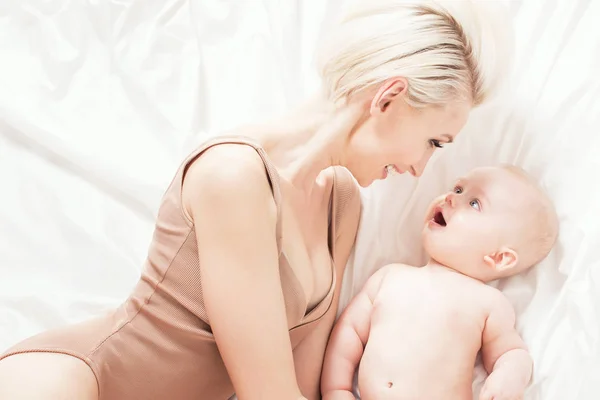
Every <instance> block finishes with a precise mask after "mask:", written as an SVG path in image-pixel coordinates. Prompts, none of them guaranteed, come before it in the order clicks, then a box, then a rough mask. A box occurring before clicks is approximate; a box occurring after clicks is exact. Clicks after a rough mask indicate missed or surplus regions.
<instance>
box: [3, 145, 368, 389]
mask: <svg viewBox="0 0 600 400" xmlns="http://www.w3.org/2000/svg"><path fill="white" fill-rule="evenodd" d="M223 143H236V144H240V145H247V146H251V147H253V148H254V149H255V150H256V151H257V153H258V154H259V155H260V157H261V158H262V160H263V162H264V165H265V169H266V172H267V175H268V178H269V180H270V183H271V187H272V190H273V195H274V199H275V203H276V206H277V210H278V220H277V243H278V246H280V243H281V212H280V210H281V191H280V185H279V175H278V173H277V171H276V169H275V167H274V166H273V164H272V163H271V161H270V160H269V158H268V156H267V155H266V153H265V151H264V150H263V149H262V147H260V146H259V145H258V144H256V143H254V142H253V141H252V140H250V139H248V138H243V137H233V138H231V137H219V138H215V139H212V140H210V141H208V142H206V143H204V144H203V145H201V146H200V147H199V148H198V149H196V150H195V151H194V152H193V153H192V154H190V155H189V156H188V158H187V159H186V160H185V161H184V162H183V163H182V165H181V166H180V167H179V169H178V171H177V173H176V175H175V177H174V179H173V181H172V182H171V184H170V186H169V188H168V189H167V191H166V192H165V195H164V197H163V199H162V203H161V205H160V208H159V212H158V217H157V220H156V226H155V231H154V236H153V239H152V242H151V245H150V248H149V252H148V257H147V259H146V262H145V264H144V268H143V270H142V273H141V277H140V280H139V282H138V284H137V286H136V287H135V288H134V290H133V292H132V293H131V295H130V296H129V298H128V299H127V300H126V301H125V302H124V303H123V304H122V305H121V306H120V307H119V308H118V309H116V310H114V311H112V312H110V313H109V314H108V315H103V316H100V317H96V318H93V319H91V320H88V321H85V322H83V323H79V324H76V325H70V326H67V327H64V328H60V329H54V330H51V331H48V332H44V333H41V334H39V335H37V336H34V337H32V338H29V339H26V340H25V341H23V342H21V343H19V344H17V345H15V346H14V347H12V348H11V349H9V350H8V351H7V352H6V353H5V354H3V355H2V356H1V357H0V359H1V358H4V357H8V356H10V355H13V354H18V353H27V352H51V353H62V354H68V355H71V356H74V357H77V358H79V359H81V360H83V361H84V362H85V363H86V364H87V365H88V366H89V367H90V368H91V369H92V371H93V372H94V375H95V376H96V380H97V382H98V390H99V398H100V400H151V399H177V400H200V399H210V400H213V399H227V398H229V397H230V396H231V395H232V394H233V393H234V388H233V386H232V384H231V381H230V379H229V377H228V374H227V371H226V369H225V366H224V364H223V361H222V359H221V356H220V354H219V351H218V349H217V346H216V344H215V340H214V338H213V336H212V334H211V329H210V325H209V321H208V318H207V315H206V309H205V307H204V302H203V298H202V281H201V279H200V268H199V263H198V250H197V244H196V237H195V231H194V224H193V222H192V220H191V219H190V217H189V216H188V215H187V214H186V213H185V211H184V208H183V206H182V198H181V191H182V185H183V179H184V175H185V171H186V170H187V167H188V166H189V165H190V163H192V162H193V161H194V160H195V159H196V158H198V157H199V156H200V155H201V154H202V153H203V152H204V151H205V150H206V149H208V148H209V147H212V146H215V145H219V144H223ZM359 215H360V195H359V191H358V187H357V186H356V184H355V182H354V181H353V179H352V177H351V175H350V174H349V172H348V171H347V170H345V169H343V168H337V167H336V168H335V173H334V183H333V189H332V197H331V203H330V214H329V216H330V220H329V232H328V233H329V250H330V253H331V254H332V255H333V254H335V252H334V248H333V246H334V244H335V240H334V239H335V238H336V230H337V229H338V227H339V226H340V225H344V224H345V222H343V221H347V220H348V219H350V220H352V221H354V222H356V221H357V220H358V218H359ZM196 223H198V222H197V221H196ZM354 225H355V224H354ZM332 260H333V261H332V263H331V264H332V265H331V271H332V274H333V279H332V283H331V287H330V289H329V292H328V293H327V295H326V296H325V298H323V300H322V301H321V302H320V303H319V304H318V305H317V306H315V307H314V308H313V309H312V310H310V312H307V299H306V298H305V297H304V292H303V290H302V287H301V286H300V283H299V281H298V280H297V278H296V277H295V275H294V273H293V271H292V269H291V268H290V265H289V264H288V260H287V259H286V257H285V254H283V253H282V251H281V247H279V272H280V276H281V285H282V288H283V293H284V297H285V308H286V313H287V320H288V328H289V332H290V339H291V343H292V346H293V347H296V346H297V345H298V344H299V343H300V342H301V341H302V339H303V338H304V337H305V336H306V335H307V334H308V333H309V332H311V331H312V330H314V329H315V328H316V327H317V326H318V324H319V322H320V321H321V320H323V319H324V317H325V316H326V315H329V314H331V313H334V312H335V309H336V307H335V306H334V304H333V299H334V288H335V284H336V279H341V277H336V270H335V261H336V260H335V259H333V258H332ZM240 301H243V299H240ZM240 334H243V333H240Z"/></svg>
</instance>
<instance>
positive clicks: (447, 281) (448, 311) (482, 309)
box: [373, 267, 490, 340]
mask: <svg viewBox="0 0 600 400" xmlns="http://www.w3.org/2000/svg"><path fill="white" fill-rule="evenodd" d="M463 278H465V279H463ZM488 289H489V288H488V287H485V286H484V285H482V284H481V283H479V282H476V281H471V278H467V277H462V276H455V275H454V274H447V275H446V274H432V273H429V272H427V271H424V270H423V271H422V270H419V269H417V268H413V267H407V268H406V269H399V270H398V271H395V272H394V273H393V274H390V275H388V277H386V279H385V280H384V281H383V282H382V285H381V287H380V290H379V293H378V295H377V299H376V302H375V306H376V307H375V309H374V314H373V323H379V324H382V325H384V326H388V327H389V328H390V329H394V330H396V329H401V330H402V332H406V334H407V335H411V334H412V332H419V334H421V335H422V336H423V337H426V336H435V335H444V336H445V337H448V336H449V335H455V334H456V335H458V336H461V337H463V338H467V337H469V338H473V339H474V340H475V339H477V338H480V337H481V333H482V332H483V328H484V326H485V321H486V319H487V316H488V315H489V309H490V295H489V292H488ZM407 327H410V329H407ZM407 331H408V332H407Z"/></svg>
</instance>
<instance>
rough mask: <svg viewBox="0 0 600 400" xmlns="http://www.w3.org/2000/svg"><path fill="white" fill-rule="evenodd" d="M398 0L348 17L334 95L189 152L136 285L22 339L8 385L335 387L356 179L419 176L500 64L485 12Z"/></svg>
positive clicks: (42, 392) (327, 76)
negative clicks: (329, 350) (330, 352)
mask: <svg viewBox="0 0 600 400" xmlns="http://www.w3.org/2000/svg"><path fill="white" fill-rule="evenodd" d="M387 3H390V4H391V5H389V6H386V7H376V6H375V5H374V4H375V3H374V2H364V5H363V6H362V9H356V10H355V11H354V13H353V14H349V15H348V17H347V18H346V19H345V20H344V21H343V22H342V23H341V24H340V25H339V26H338V27H337V29H336V30H334V32H333V33H332V36H331V40H330V42H329V44H328V45H324V46H323V51H322V62H321V65H322V68H321V72H322V78H323V83H324V89H325V90H324V94H322V95H319V96H317V97H316V98H314V99H313V100H312V101H310V102H309V103H308V104H307V105H306V106H304V107H302V108H301V109H299V110H297V111H296V112H295V113H293V114H290V115H288V116H286V117H284V118H282V119H281V120H278V121H275V122H272V123H270V124H267V125H265V126H260V127H246V128H240V129H238V130H235V131H234V132H231V135H230V136H229V137H220V138H217V139H213V140H211V141H209V142H207V143H205V144H203V145H202V146H201V147H200V148H199V149H197V150H196V151H194V152H193V153H192V154H191V155H190V156H189V157H188V158H187V159H186V160H185V161H184V162H183V163H182V165H181V167H180V169H179V170H178V171H177V173H176V175H175V178H174V180H173V182H172V183H171V185H170V186H169V188H168V189H167V191H166V193H165V196H164V199H163V202H162V204H161V207H160V210H159V214H158V218H157V221H156V229H155V234H154V237H153V242H152V244H151V246H150V250H149V254H148V258H147V262H146V264H145V267H144V270H143V271H142V276H141V279H140V281H139V283H138V285H137V286H136V288H135V289H134V291H133V293H132V294H131V295H130V297H129V298H128V299H127V300H126V301H125V302H124V304H123V305H122V306H121V307H119V308H118V309H117V310H115V311H114V312H111V313H109V314H107V315H105V316H101V317H97V318H94V319H91V320H89V321H86V322H84V323H81V324H77V325H75V326H68V327H65V328H62V329H57V330H53V331H49V332H46V333H42V334H40V335H37V336H35V337H33V338H30V339H27V340H25V341H24V342H22V343H19V344H17V345H16V346H14V347H13V348H11V349H9V350H8V351H7V352H6V353H5V354H4V355H3V358H2V361H0V398H3V399H4V398H6V399H27V398H32V399H33V398H36V399H37V398H44V399H64V398H69V399H70V398H74V399H82V400H87V399H94V400H95V399H101V400H125V399H126V400H137V399H140V400H141V399H171V398H172V399H177V400H187V399H196V400H197V399H227V398H228V397H230V396H231V395H232V394H233V393H236V394H237V396H238V398H240V399H241V400H252V399H277V400H281V399H294V400H295V399H301V398H303V399H306V398H309V399H317V398H320V394H319V377H320V372H321V364H322V359H323V354H324V350H325V346H326V343H327V339H328V335H329V333H330V330H331V328H332V325H333V322H334V318H335V314H336V311H337V304H338V297H339V292H340V285H341V277H342V276H343V273H344V267H345V265H346V262H347V259H348V256H349V254H350V251H351V248H352V246H353V243H354V239H355V235H356V231H357V227H358V222H359V216H360V197H359V191H358V187H357V185H356V183H355V180H356V182H358V184H359V185H360V186H363V187H365V186H368V185H370V184H371V183H372V182H373V181H375V180H377V179H383V178H385V177H386V175H387V174H388V172H390V171H392V170H394V171H396V172H399V173H404V172H408V173H411V174H412V175H414V176H417V177H418V176H419V175H421V173H422V172H423V169H424V168H425V166H426V164H427V162H428V160H429V158H430V157H431V155H432V153H433V152H434V151H435V150H436V149H437V148H440V147H443V146H444V144H447V143H451V142H452V141H453V140H454V138H455V137H456V135H457V134H458V133H459V131H460V130H461V128H462V127H463V125H464V124H465V122H466V120H467V117H468V114H469V111H470V110H471V108H472V107H474V106H476V105H478V104H480V103H482V102H483V100H484V99H485V98H486V96H487V95H488V94H489V92H490V90H491V88H492V86H493V83H494V82H496V81H497V76H498V74H497V73H496V72H495V70H493V69H492V66H495V65H496V63H495V62H490V63H489V65H486V64H485V63H484V60H493V59H494V57H490V54H489V53H484V50H487V49H491V50H489V51H490V52H493V51H495V50H494V49H495V43H491V42H490V41H488V42H486V43H484V45H483V46H480V45H477V43H479V42H480V41H482V40H483V39H482V38H483V37H484V36H485V34H484V33H483V32H481V31H477V27H480V26H482V25H481V24H480V21H479V20H478V19H477V18H476V17H477V15H476V14H475V13H471V14H472V15H471V17H469V18H466V19H465V20H464V21H461V22H462V25H461V23H459V22H458V21H457V20H456V19H455V18H454V17H453V16H452V15H451V14H449V13H448V12H446V11H444V10H443V9H441V8H435V7H433V6H431V7H425V6H415V7H411V6H407V5H403V4H400V3H399V2H397V1H391V2H390V1H388V2H387ZM469 10H471V9H469ZM471 11H472V10H471ZM484 25H485V24H484ZM492 55H493V54H492ZM340 166H342V167H346V168H340ZM350 174H351V175H350ZM353 177H354V178H355V180H354V179H353Z"/></svg>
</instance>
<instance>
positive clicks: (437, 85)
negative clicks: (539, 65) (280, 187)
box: [318, 0, 512, 107]
mask: <svg viewBox="0 0 600 400" xmlns="http://www.w3.org/2000/svg"><path fill="white" fill-rule="evenodd" d="M487 3H488V4H483V2H480V3H478V4H476V3H475V2H473V1H464V0H463V1H456V0H454V1H446V2H439V1H438V2H434V1H421V2H414V1H412V2H409V1H406V0H360V1H359V2H358V3H356V4H355V7H354V8H352V9H351V10H350V11H349V12H348V13H347V14H346V15H345V16H344V17H343V19H342V20H341V21H340V23H339V24H338V25H336V26H335V27H334V28H333V31H332V32H330V35H329V37H328V39H327V40H326V41H325V42H324V43H323V44H322V46H321V49H320V53H319V54H318V64H319V70H320V75H321V78H322V81H323V85H324V89H325V91H326V93H327V96H328V98H329V99H330V100H332V101H334V102H337V101H339V100H342V99H347V98H349V97H351V96H352V95H354V94H356V93H358V92H361V91H363V90H365V89H368V88H372V87H373V86H374V85H378V84H381V83H383V82H384V81H386V80H388V79H390V78H394V77H404V78H405V79H406V80H407V81H408V90H407V96H406V99H407V101H408V103H409V104H410V105H411V106H413V107H422V106H427V105H445V104H447V103H449V102H451V101H456V100H466V101H469V102H471V104H472V105H473V106H477V105H479V104H481V103H483V102H484V101H485V100H486V99H487V98H488V97H490V95H492V94H493V92H494V91H495V89H496V88H497V86H498V84H499V81H500V80H501V79H502V78H503V75H504V72H507V68H508V66H509V63H507V60H508V56H507V54H508V53H509V52H510V48H511V44H510V43H511V42H512V40H511V39H510V38H509V37H508V35H510V33H509V32H510V28H509V27H507V26H505V24H504V23H503V21H502V20H501V19H500V18H499V14H497V12H498V11H497V10H494V12H493V13H491V12H489V10H488V12H487V13H486V10H485V6H486V5H487V6H489V3H490V2H487ZM493 22H496V24H494V23H493ZM498 25H504V26H498ZM494 29H495V30H496V31H494ZM506 33H508V35H506ZM495 35H505V36H507V37H505V38H503V39H498V38H497V37H495Z"/></svg>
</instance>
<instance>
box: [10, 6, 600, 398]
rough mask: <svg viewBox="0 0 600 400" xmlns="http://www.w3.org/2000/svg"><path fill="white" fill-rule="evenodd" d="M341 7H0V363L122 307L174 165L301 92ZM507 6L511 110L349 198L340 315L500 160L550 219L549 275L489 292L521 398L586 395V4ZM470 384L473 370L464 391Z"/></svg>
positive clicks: (595, 363)
mask: <svg viewBox="0 0 600 400" xmlns="http://www.w3.org/2000/svg"><path fill="white" fill-rule="evenodd" d="M342 3H343V0H335V1H334V0H328V1H318V2H317V1H304V2H299V1H286V2H275V1H269V0H262V1H261V0H244V1H237V2H236V1H232V0H230V1H226V0H221V1H219V0H197V1H184V0H165V1H156V2H148V1H135V0H103V1H89V2H78V1H67V0H48V1H38V0H4V1H2V2H0V57H1V62H0V179H1V182H2V183H3V186H2V192H1V194H0V238H1V240H0V273H1V275H0V276H2V279H0V351H1V349H4V348H6V347H8V346H10V345H11V344H13V343H15V342H16V341H18V340H20V339H22V338H24V337H27V336H29V335H31V334H34V333H37V332H39V331H41V330H44V329H47V328H51V327H55V326H59V325H62V324H65V323H67V322H75V321H79V320H82V319H84V318H86V317H88V316H90V315H93V314H96V313H99V312H101V311H102V310H105V309H107V308H109V307H113V306H115V305H117V304H119V303H120V301H122V299H123V298H124V297H125V296H126V295H127V293H128V291H129V290H130V288H131V287H132V286H133V285H134V284H135V282H136V280H137V277H138V274H139V268H140V266H141V263H142V261H143V259H144V257H145V252H146V249H147V246H148V243H149V240H150V237H151V235H152V228H153V218H154V216H155V213H156V209H157V206H158V203H159V201H160V197H161V194H162V192H163V190H164V189H165V187H166V185H168V183H169V181H170V179H171V177H172V174H173V172H174V171H175V169H176V167H177V165H178V163H179V162H180V161H181V159H182V158H183V157H184V155H185V154H186V153H187V152H188V151H189V150H190V149H191V148H192V147H193V146H194V145H195V144H196V143H198V142H199V141H201V140H203V139H205V138H207V137H208V136H210V135H211V134H214V133H216V132H219V131H221V130H223V129H226V128H228V127H231V126H234V125H237V124H239V123H243V122H249V121H253V120H257V119H260V118H262V117H265V116H269V115H271V114H273V113H276V112H278V111H281V110H283V109H285V108H287V107H289V106H291V105H293V104H295V103H296V102H297V101H299V100H300V99H301V98H302V97H303V96H304V95H306V94H309V93H310V92H311V91H312V90H313V89H314V88H315V87H316V85H317V80H316V77H315V74H314V71H313V69H312V68H311V66H312V61H313V60H312V52H313V51H314V49H315V47H316V44H317V42H318V37H319V35H320V33H322V32H323V31H324V30H326V29H327V27H328V26H329V24H330V22H331V21H332V18H333V17H334V15H335V12H336V11H337V10H339V8H340V5H341V4H342ZM509 5H510V9H511V14H512V22H513V25H514V26H513V28H514V30H515V34H516V37H517V48H516V52H517V60H516V64H515V80H514V81H513V83H512V85H511V87H510V90H508V92H509V93H511V96H510V97H506V98H503V99H500V100H499V101H498V102H497V103H495V104H494V105H491V106H489V107H486V108H485V109H481V110H478V111H477V112H475V113H474V114H473V116H472V118H471V120H470V121H469V123H468V125H467V127H465V129H464V132H463V133H462V134H461V137H460V139H459V140H458V143H456V145H455V146H452V147H451V148H450V147H449V148H448V149H447V150H444V151H443V152H441V153H440V154H439V156H437V157H436V159H435V160H434V161H433V162H432V164H431V165H430V167H429V168H428V170H427V172H426V174H425V176H423V177H422V179H420V180H419V181H418V182H417V181H415V180H413V179H412V178H410V177H408V176H400V177H393V178H391V179H389V180H388V181H386V182H381V183H378V184H376V185H374V186H373V187H372V188H370V189H368V190H364V191H363V199H364V211H363V221H362V224H361V230H360V233H359V237H358V242H357V246H356V251H355V253H354V255H353V259H352V260H351V261H350V262H349V265H348V267H349V269H348V273H347V275H346V277H347V281H346V286H345V289H344V299H345V300H344V301H345V302H346V301H347V299H348V298H349V296H351V295H352V294H353V293H354V292H355V291H356V290H358V289H359V288H360V286H361V285H362V283H363V282H364V280H365V279H366V277H367V276H368V275H369V274H370V273H371V272H373V271H374V270H375V269H376V268H377V267H379V266H381V265H383V264H385V263H387V262H391V261H403V262H409V263H415V264H418V263H420V262H423V261H424V255H423V254H422V251H421V249H420V246H419V243H418V235H417V231H418V228H419V223H420V219H421V216H422V213H423V212H424V207H425V206H426V204H427V203H428V201H429V200H430V199H431V198H432V197H433V196H434V195H435V194H437V193H439V192H441V191H442V190H443V189H445V188H446V187H447V186H448V185H449V184H450V182H451V181H452V180H453V179H454V178H455V177H456V176H457V175H460V174H462V173H464V172H466V171H468V170H469V169H470V168H472V167H474V166H477V165H484V164H494V163H496V162H514V163H516V164H518V165H521V166H523V167H525V168H527V169H528V170H530V171H531V172H532V173H533V174H534V175H535V176H537V177H539V179H540V180H541V181H542V182H543V183H544V185H545V186H546V187H547V189H548V191H549V192H550V194H551V195H552V197H553V199H554V200H555V202H556V206H557V208H558V211H559V214H560V218H561V224H562V226H561V233H560V235H561V236H560V240H559V243H558V245H557V247H556V249H555V251H554V252H553V253H552V254H551V256H550V257H549V258H548V259H547V260H546V261H545V262H543V263H542V264H541V265H540V266H539V267H538V268H536V269H534V270H532V271H531V272H530V273H528V274H527V275H525V276H522V277H516V278H514V279H511V280H508V281H506V282H502V283H501V284H500V285H501V288H502V289H503V290H504V292H505V293H506V294H507V296H509V298H510V299H511V300H513V302H514V304H515V307H516V309H517V310H518V318H519V319H518V327H519V330H520V331H521V332H522V334H523V336H524V338H525V339H526V341H527V342H528V343H529V344H530V346H531V351H532V354H533V356H534V359H535V363H536V368H535V381H534V384H533V385H532V387H531V389H530V390H529V392H528V394H527V399H528V400H533V399H536V400H537V399H543V400H564V399H577V400H588V399H589V400H592V399H597V398H599V397H600V384H597V383H595V382H594V379H593V378H595V377H596V376H598V374H599V373H600V351H599V349H598V345H599V342H598V338H599V336H600V332H599V330H600V327H599V322H600V312H599V310H598V306H597V304H600V291H599V287H598V286H599V283H598V280H599V278H600V276H599V273H600V265H599V261H598V259H597V256H596V253H597V252H596V251H595V249H596V246H597V244H598V243H599V242H600V228H599V227H600V216H599V213H598V210H597V207H599V206H598V205H599V204H600V186H597V184H598V183H599V182H598V174H599V173H600V165H599V161H598V157H597V153H598V151H599V150H600V135H598V130H599V128H600V100H599V98H600V82H599V79H598V74H597V72H596V71H598V70H600V68H599V67H600V28H599V27H598V23H597V21H599V20H600V2H597V1H595V0H587V1H586V0H578V1H558V0H555V1H547V0H546V1H542V0H526V1H510V2H509ZM507 29H510V28H509V27H507ZM424 295H426V294H424ZM482 378H483V374H482V371H481V368H480V367H479V368H478V370H477V375H476V379H475V382H474V390H475V391H477V390H478V388H479V386H480V383H481V380H482Z"/></svg>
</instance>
